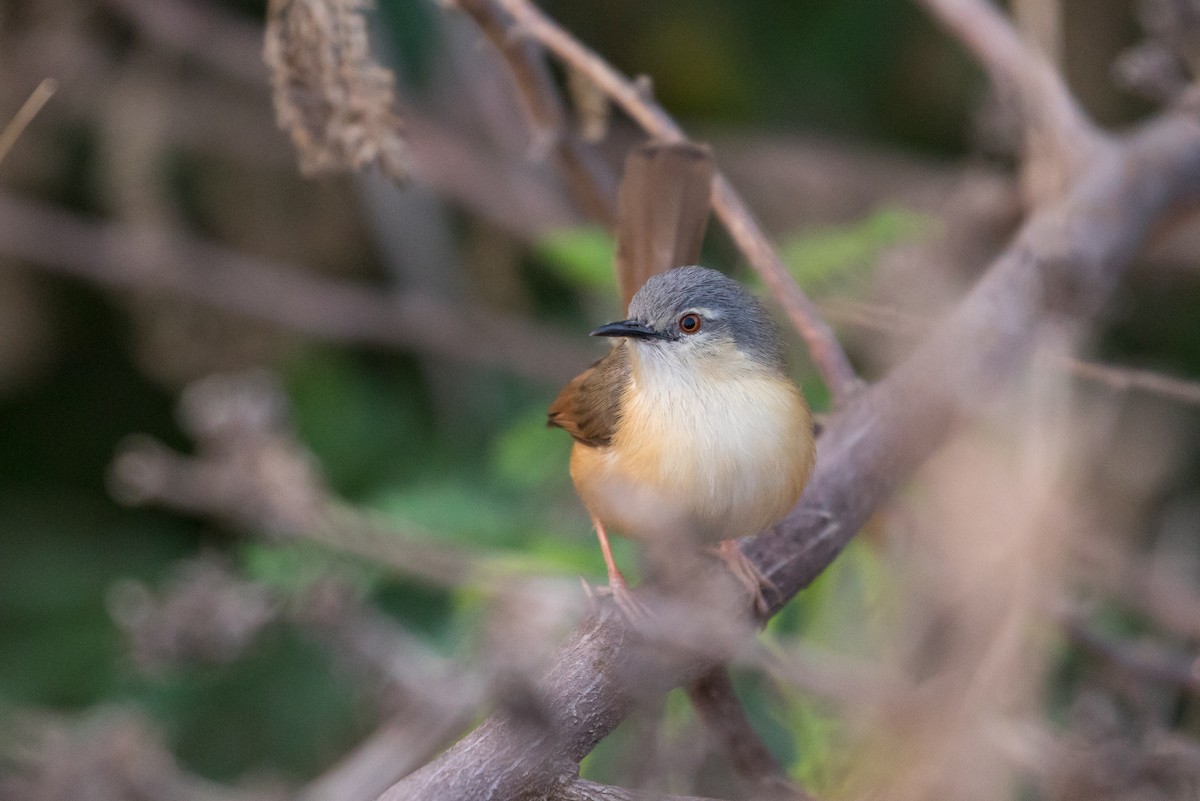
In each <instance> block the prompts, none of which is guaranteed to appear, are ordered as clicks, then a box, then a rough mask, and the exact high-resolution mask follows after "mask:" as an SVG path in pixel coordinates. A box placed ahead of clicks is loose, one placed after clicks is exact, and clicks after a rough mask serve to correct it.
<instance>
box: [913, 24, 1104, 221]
mask: <svg viewBox="0 0 1200 801" xmlns="http://www.w3.org/2000/svg"><path fill="white" fill-rule="evenodd" d="M919 2H920V3H921V5H923V6H925V8H926V9H927V10H928V11H929V13H930V14H932V15H933V16H934V18H935V19H937V20H938V21H939V22H941V23H942V25H943V26H945V27H946V28H947V30H949V31H950V33H951V34H952V35H953V36H954V37H955V38H957V39H958V40H959V41H960V42H961V43H962V44H963V45H964V46H965V47H966V48H967V49H968V50H969V51H970V52H971V54H972V55H973V56H974V57H975V59H976V60H977V61H978V62H979V63H980V65H982V66H983V68H984V69H985V70H986V71H987V73H988V75H989V77H990V78H991V80H992V83H993V84H995V85H996V86H998V87H1000V88H1002V89H1007V90H1009V91H1012V92H1013V93H1015V95H1016V98H1017V101H1018V103H1019V104H1020V106H1021V109H1022V110H1023V111H1024V113H1025V126H1026V142H1027V146H1028V150H1029V153H1028V154H1027V155H1028V156H1031V157H1032V158H1029V160H1028V161H1027V163H1026V165H1025V166H1026V171H1027V174H1028V173H1031V172H1033V171H1035V170H1038V169H1043V170H1049V171H1051V172H1053V173H1056V174H1055V175H1054V176H1053V180H1055V181H1056V184H1055V185H1053V186H1047V187H1045V188H1046V189H1049V190H1053V191H1051V192H1047V194H1050V195H1057V194H1059V193H1060V192H1062V191H1063V190H1065V189H1066V188H1067V184H1068V182H1069V180H1070V179H1071V178H1073V177H1074V176H1075V175H1077V174H1078V173H1079V171H1080V170H1081V169H1082V168H1083V166H1084V165H1085V164H1086V163H1087V161H1088V160H1089V159H1091V158H1092V157H1093V156H1094V155H1095V154H1096V153H1097V152H1098V151H1099V150H1100V148H1101V147H1102V145H1103V144H1104V139H1103V136H1102V134H1101V133H1100V132H1099V131H1098V130H1097V129H1096V127H1095V126H1094V125H1093V124H1092V123H1091V121H1090V120H1089V119H1088V118H1087V116H1086V115H1085V114H1084V113H1083V111H1082V110H1081V109H1080V108H1079V104H1078V103H1077V102H1076V100H1075V98H1074V97H1072V95H1071V93H1070V91H1069V90H1068V89H1067V86H1066V83H1065V82H1064V81H1063V78H1062V76H1061V75H1060V74H1059V72H1058V71H1057V70H1056V69H1055V68H1054V65H1053V64H1052V63H1051V62H1050V60H1049V59H1048V58H1047V57H1046V55H1045V54H1044V53H1043V52H1042V51H1041V50H1039V49H1038V48H1036V47H1030V46H1029V45H1028V44H1026V43H1025V42H1024V41H1023V40H1022V39H1021V35H1020V34H1019V33H1018V32H1017V30H1016V28H1014V27H1013V25H1012V24H1011V23H1010V22H1009V21H1008V20H1007V19H1006V18H1005V17H1004V16H1003V15H1002V14H1001V13H1000V12H999V11H998V10H997V9H996V8H995V6H993V5H992V4H991V3H990V2H988V1H987V0H919ZM1039 180H1046V177H1044V176H1043V177H1039ZM1040 196H1042V195H1040V194H1035V195H1034V197H1035V198H1036V197H1040Z"/></svg>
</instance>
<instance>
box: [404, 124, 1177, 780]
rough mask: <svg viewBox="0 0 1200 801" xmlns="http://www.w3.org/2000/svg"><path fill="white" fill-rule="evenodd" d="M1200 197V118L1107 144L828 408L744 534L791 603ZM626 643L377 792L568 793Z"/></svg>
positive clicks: (668, 672)
mask: <svg viewBox="0 0 1200 801" xmlns="http://www.w3.org/2000/svg"><path fill="white" fill-rule="evenodd" d="M1197 201H1200V123H1197V121H1195V120H1193V119H1190V118H1187V117H1184V116H1168V117H1165V118H1163V119H1161V120H1159V121H1158V122H1156V123H1155V124H1154V125H1152V126H1150V127H1148V128H1146V129H1145V130H1143V131H1141V132H1139V133H1137V134H1135V135H1133V136H1132V137H1130V138H1129V139H1127V140H1126V141H1124V142H1122V143H1120V144H1119V145H1118V146H1117V147H1114V148H1113V149H1112V150H1110V151H1107V153H1106V156H1105V157H1104V158H1101V159H1097V160H1095V161H1094V162H1093V163H1092V164H1091V165H1090V167H1089V169H1088V171H1087V172H1086V173H1085V174H1083V175H1082V176H1080V179H1079V180H1078V181H1077V183H1076V184H1075V185H1074V187H1073V188H1072V190H1071V191H1070V192H1069V193H1068V194H1067V195H1066V196H1064V197H1063V198H1062V199H1061V200H1059V201H1058V202H1056V203H1054V204H1052V205H1049V206H1046V207H1045V208H1043V209H1040V210H1039V211H1037V212H1036V213H1035V214H1034V215H1033V216H1032V217H1031V218H1030V219H1029V221H1028V222H1027V223H1026V224H1025V226H1024V227H1023V228H1022V230H1021V232H1020V233H1019V235H1018V236H1017V238H1016V240H1015V241H1014V242H1013V244H1012V245H1011V246H1010V247H1009V248H1008V249H1007V250H1006V251H1005V252H1004V253H1003V254H1002V255H1001V256H1000V257H999V258H998V259H997V260H996V262H995V263H994V264H993V265H992V267H991V268H990V269H989V271H988V273H987V275H986V276H985V277H984V278H983V279H982V280H981V281H980V282H979V284H978V285H977V286H976V287H975V288H974V289H973V290H972V292H971V293H970V294H969V295H968V296H967V298H966V299H965V300H964V301H963V303H962V304H961V305H960V306H959V308H958V309H957V310H956V312H955V313H954V314H953V315H951V316H950V317H949V318H948V319H947V320H946V321H945V322H944V323H943V324H942V325H940V326H939V327H938V329H937V330H936V331H935V332H934V334H933V335H932V336H931V338H930V339H929V340H928V341H927V342H926V343H925V344H924V345H923V346H922V347H921V348H920V349H919V350H918V351H917V352H916V353H914V355H913V356H912V357H911V358H910V359H908V360H907V361H906V362H905V363H904V364H902V365H901V366H900V367H898V368H897V369H896V370H894V371H893V372H892V373H891V374H890V375H889V376H888V377H887V378H886V379H884V380H883V381H881V382H880V383H879V384H877V385H875V386H874V387H872V388H871V389H869V390H867V391H865V392H863V393H861V394H859V395H858V396H856V397H855V398H853V399H851V401H850V402H849V404H848V405H847V406H846V408H845V409H843V410H842V411H841V412H839V413H838V414H837V415H835V416H834V417H833V418H832V420H831V422H830V424H829V426H828V428H827V429H826V433H825V434H824V435H823V436H822V438H821V440H820V444H819V453H818V458H817V469H816V472H815V474H814V476H813V479H812V481H811V482H810V483H809V486H808V489H807V490H806V491H805V494H804V497H803V498H802V499H801V501H800V503H799V504H798V505H797V507H796V508H795V509H794V510H793V512H792V513H791V514H790V515H789V516H788V517H787V518H786V519H785V520H784V521H783V522H782V523H780V524H779V525H778V526H777V527H775V528H774V529H772V530H770V531H768V532H764V533H763V534H760V535H758V536H757V537H754V538H752V539H751V540H749V541H748V542H747V543H746V544H745V551H746V553H747V555H748V556H749V557H750V558H751V560H752V561H753V562H754V563H755V565H756V566H758V567H759V569H760V570H761V571H762V572H763V574H764V575H766V576H767V577H768V578H770V579H771V580H772V581H773V582H774V583H775V585H776V586H777V587H779V588H780V590H781V591H782V595H783V596H784V598H785V599H786V598H790V597H791V596H793V595H794V594H795V593H797V592H799V591H800V590H801V589H802V588H803V587H805V586H807V585H808V584H809V583H810V582H811V581H812V580H813V579H814V578H815V577H816V576H817V575H819V574H820V573H821V571H822V570H824V569H825V567H826V566H827V565H828V564H829V563H830V562H831V561H832V560H833V558H834V557H835V556H836V555H837V554H838V553H839V552H840V551H841V549H842V548H843V547H844V546H845V545H846V543H847V542H848V541H849V540H850V538H851V537H852V536H853V535H854V533H855V532H856V531H857V530H858V529H859V527H860V526H862V524H863V523H864V522H865V521H866V520H867V518H868V517H869V516H870V515H871V514H872V513H873V512H874V511H875V510H876V509H877V508H878V507H879V505H880V504H881V503H882V502H883V501H884V500H885V499H886V497H887V496H888V494H889V493H890V492H891V491H892V490H893V489H894V488H895V487H896V486H897V485H898V484H899V483H900V482H902V481H903V480H904V479H905V478H906V477H907V476H909V475H910V474H911V472H912V471H913V470H914V469H915V467H916V466H917V465H919V464H920V463H921V462H922V460H924V459H925V458H927V457H928V456H929V455H930V454H932V453H933V452H934V451H935V450H936V449H937V448H938V447H939V446H940V445H941V443H943V442H944V441H945V440H946V438H947V437H948V436H949V435H950V433H951V432H952V431H953V430H954V428H955V426H954V425H953V424H954V422H955V421H962V420H964V419H966V418H969V417H971V416H973V415H974V414H978V412H979V410H980V409H981V408H984V407H986V406H987V404H988V403H989V402H990V401H991V399H992V398H994V397H995V396H996V395H997V394H998V393H999V392H1000V391H1001V390H1002V389H1003V387H1004V386H1005V385H1006V384H1008V383H1009V382H1011V381H1012V379H1014V378H1015V377H1016V376H1018V375H1019V373H1020V371H1021V370H1022V369H1023V368H1024V367H1025V365H1026V364H1027V362H1028V359H1029V356H1030V354H1031V352H1032V350H1033V347H1034V345H1035V343H1036V341H1037V339H1038V336H1039V332H1040V330H1041V328H1042V326H1043V325H1044V324H1046V323H1048V322H1050V321H1054V322H1055V323H1056V324H1061V322H1062V321H1063V320H1064V318H1067V317H1072V318H1076V319H1078V318H1083V317H1086V316H1088V315H1090V314H1094V313H1095V312H1096V311H1097V310H1098V309H1099V307H1100V306H1101V305H1102V304H1103V303H1104V302H1105V301H1106V300H1107V299H1108V297H1109V296H1110V295H1111V293H1112V291H1113V289H1114V287H1115V285H1116V283H1117V280H1118V278H1119V277H1120V275H1121V273H1122V271H1123V270H1124V269H1125V268H1126V267H1127V266H1128V264H1129V262H1130V260H1131V259H1132V257H1133V256H1134V254H1135V253H1136V252H1137V250H1138V249H1139V248H1140V247H1142V245H1143V244H1144V242H1145V240H1146V238H1147V237H1148V236H1149V234H1150V232H1151V230H1152V228H1153V227H1154V225H1155V224H1156V223H1157V222H1158V221H1160V220H1161V219H1162V218H1163V216H1164V215H1165V214H1166V213H1168V212H1169V211H1171V210H1173V209H1175V208H1177V207H1179V206H1180V205H1182V204H1185V203H1188V204H1190V203H1195V202H1197ZM783 603H784V599H781V600H780V601H779V602H778V604H777V606H776V608H780V607H782V604H783ZM632 644H633V641H632V640H631V638H630V635H629V633H628V632H627V631H626V629H625V628H624V627H623V626H620V625H615V622H614V621H613V620H612V619H611V618H609V617H601V618H599V619H592V620H589V621H588V622H587V623H585V624H584V625H583V626H582V627H581V628H580V629H579V630H578V631H577V632H576V633H575V635H574V636H573V637H572V638H571V639H570V641H569V642H568V643H567V644H566V645H565V646H564V647H563V649H562V650H561V651H560V652H559V654H558V655H557V657H556V659H555V660H554V664H553V666H552V667H551V669H550V671H549V672H548V674H547V676H546V677H545V678H544V679H543V681H542V682H541V683H540V685H539V689H540V691H541V697H542V699H543V700H544V702H545V703H544V712H545V714H546V716H547V718H548V723H549V726H548V727H546V728H536V729H531V728H530V727H528V726H527V727H526V728H525V729H524V730H522V728H521V725H520V722H519V721H514V720H513V719H512V717H511V716H509V715H505V714H498V715H496V716H494V717H493V718H491V719H489V720H488V721H486V722H485V723H484V724H483V725H482V726H480V727H479V728H478V729H477V730H476V731H475V732H473V733H472V734H470V735H468V736H467V737H466V738H464V739H463V740H462V741H460V742H459V743H458V744H457V745H455V746H454V747H453V748H451V749H450V750H449V751H447V752H446V753H445V754H443V755H442V756H441V757H440V758H439V759H437V760H435V761H434V762H433V763H431V764H429V765H427V766H425V767H424V768H422V769H421V770H419V771H417V772H416V773H414V774H413V775H411V776H409V777H408V778H407V779H405V780H404V781H402V782H400V783H398V784H397V785H395V786H394V787H392V788H391V789H390V790H389V791H388V792H387V793H385V794H384V796H383V799H385V801H400V799H405V801H420V800H421V799H444V798H479V797H490V798H493V799H506V798H518V797H525V796H527V795H530V794H537V793H542V794H545V795H546V796H555V795H557V796H558V797H561V792H560V790H561V787H563V786H564V785H565V784H566V783H569V782H570V781H572V780H573V778H574V775H575V771H576V770H577V765H578V760H579V759H580V758H581V757H582V756H583V755H584V754H586V753H587V751H589V750H590V748H591V747H592V746H594V744H595V743H596V742H599V740H601V739H602V738H604V737H605V736H607V734H608V733H609V732H610V731H611V730H612V729H613V728H614V727H615V726H616V724H617V723H618V722H619V721H620V720H621V719H622V718H623V717H624V716H625V715H626V714H627V713H628V711H629V710H630V708H631V707H632V704H633V696H632V693H633V692H634V690H633V689H632V688H631V686H630V685H629V683H628V682H627V681H626V680H624V679H623V677H622V666H623V665H627V664H628V660H629V659H630V658H631V655H632V653H633V649H631V647H630V646H631V645H632ZM701 664H702V663H698V662H697V661H696V660H695V659H694V658H692V657H690V656H677V657H675V658H673V659H666V661H664V662H663V663H661V664H660V665H657V666H656V668H657V669H655V670H640V671H639V672H638V679H639V681H640V683H639V685H638V686H637V692H638V693H639V694H646V695H650V694H655V693H661V692H663V691H665V690H666V689H667V688H669V687H673V686H678V685H679V684H683V683H686V682H689V681H693V680H695V679H696V678H697V677H698V676H699V674H700V673H701V672H702V667H701Z"/></svg>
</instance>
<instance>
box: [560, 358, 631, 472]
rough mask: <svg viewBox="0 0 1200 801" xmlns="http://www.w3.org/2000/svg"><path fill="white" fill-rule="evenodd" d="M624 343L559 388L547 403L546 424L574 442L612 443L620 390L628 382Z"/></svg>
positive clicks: (596, 445) (589, 443)
mask: <svg viewBox="0 0 1200 801" xmlns="http://www.w3.org/2000/svg"><path fill="white" fill-rule="evenodd" d="M625 348H626V346H625V344H624V343H620V344H618V345H616V346H615V347H614V348H613V349H612V350H611V351H609V353H608V355H607V356H605V357H604V358H603V359H600V360H599V361H597V362H596V363H595V364H593V365H592V366H591V367H589V368H588V369H586V370H584V371H583V372H582V373H580V374H579V375H577V376H575V378H573V379H572V380H571V383H569V384H567V385H566V386H565V387H563V389H562V392H560V393H558V397H557V398H555V399H554V403H552V404H550V411H549V413H548V418H547V420H546V424H547V425H550V426H557V427H558V428H561V429H564V430H565V431H566V432H567V433H568V434H570V435H571V436H572V437H574V438H575V441H576V442H582V443H583V444H584V445H591V446H592V447H594V448H598V447H601V446H603V445H608V444H609V443H610V442H612V438H613V432H614V431H616V428H617V418H618V417H619V416H620V414H621V393H622V391H623V390H624V389H625V385H626V384H627V383H628V382H629V354H628V353H627V351H626V350H625Z"/></svg>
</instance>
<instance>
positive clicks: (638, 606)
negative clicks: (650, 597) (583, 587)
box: [596, 573, 650, 624]
mask: <svg viewBox="0 0 1200 801" xmlns="http://www.w3.org/2000/svg"><path fill="white" fill-rule="evenodd" d="M596 594H597V595H608V596H611V597H612V599H613V603H615V604H616V605H617V609H619V610H621V614H622V615H624V616H625V620H626V621H627V622H629V623H632V624H637V623H641V622H644V621H645V620H647V619H648V618H649V617H650V608H649V607H648V606H646V605H645V604H644V603H642V602H641V601H639V600H638V599H637V596H635V595H634V594H633V590H631V589H630V588H629V583H628V582H626V581H625V577H624V576H622V575H621V574H620V573H616V574H609V577H608V585H607V586H603V587H597V588H596Z"/></svg>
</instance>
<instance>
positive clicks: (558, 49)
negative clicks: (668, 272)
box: [456, 0, 859, 401]
mask: <svg viewBox="0 0 1200 801" xmlns="http://www.w3.org/2000/svg"><path fill="white" fill-rule="evenodd" d="M456 1H457V2H458V4H460V5H461V0H456ZM474 6H475V8H476V11H475V12H473V15H481V14H482V15H483V17H482V18H483V19H485V20H486V22H487V25H489V26H500V27H501V28H502V29H503V30H504V36H505V37H506V40H507V39H519V38H528V37H532V38H533V39H535V40H536V41H537V42H538V44H539V45H541V46H542V47H545V48H546V50H548V51H550V52H551V53H553V54H554V55H555V56H557V57H558V58H559V59H561V60H562V61H563V62H564V63H566V64H567V65H568V66H569V67H570V68H571V69H573V70H576V71H577V72H578V73H580V74H582V75H584V76H586V77H587V78H588V80H590V81H591V82H592V84H593V85H594V86H595V87H596V88H597V89H598V90H600V91H602V92H604V93H605V94H607V95H608V96H609V97H610V98H612V99H613V101H614V102H615V103H616V104H617V105H618V106H620V107H621V108H622V109H624V110H625V111H626V113H628V114H629V115H630V117H632V118H633V119H634V120H635V121H636V122H637V123H638V124H639V125H641V126H642V128H643V129H644V130H645V131H646V132H647V133H649V134H650V135H651V136H653V137H655V138H658V139H663V140H666V141H680V140H683V139H685V138H686V136H685V134H684V132H683V129H682V128H680V127H679V125H678V124H677V123H676V122H675V121H674V120H673V119H672V118H671V117H670V116H669V115H668V114H667V113H666V111H665V110H663V108H662V107H661V106H659V105H658V104H657V103H656V102H654V100H653V99H652V98H651V97H649V96H648V94H647V92H646V91H645V87H644V85H642V84H641V83H639V82H635V81H631V80H629V79H628V78H626V77H625V76H623V75H621V74H620V73H618V72H617V71H616V70H615V69H614V68H613V67H612V66H611V65H610V64H609V63H608V62H606V61H605V60H604V59H602V58H601V57H600V56H599V55H597V54H596V53H595V52H593V51H592V50H590V49H588V48H587V47H585V46H584V45H583V44H582V43H581V42H579V41H578V40H577V39H575V38H574V37H573V36H572V35H571V34H570V33H568V32H567V31H566V30H564V29H563V28H562V27H561V26H559V25H558V23H556V22H554V21H553V20H552V19H550V18H549V17H547V16H546V15H545V14H543V13H542V12H541V11H539V10H538V9H537V8H536V7H535V6H533V4H531V3H529V2H527V0H479V2H476V3H474ZM712 203H713V210H714V211H715V212H716V214H717V217H718V218H719V219H720V220H721V223H722V224H723V225H724V226H725V228H726V230H727V231H729V234H730V236H732V237H733V240H734V242H735V243H736V244H737V246H738V248H739V249H740V250H741V251H742V253H743V255H745V257H746V260H747V261H749V262H750V264H751V266H752V267H753V268H754V269H755V271H756V272H757V273H758V274H759V275H760V276H761V277H762V279H763V281H764V282H765V283H766V285H767V286H768V287H769V288H770V290H771V292H772V293H773V294H774V295H775V297H776V298H777V299H778V300H779V302H780V304H781V305H782V306H783V308H784V311H785V312H786V313H787V315H788V318H789V320H791V322H792V325H793V326H795V328H796V330H797V331H799V332H800V335H801V336H802V337H803V338H804V342H805V344H806V345H807V346H808V349H809V352H810V354H811V355H812V359H813V363H814V364H815V365H816V367H817V370H818V371H819V372H820V373H821V377H822V378H823V379H824V381H825V383H826V384H827V385H828V386H829V389H830V391H831V392H832V394H833V396H834V397H835V398H836V399H837V400H839V401H841V400H844V399H845V398H847V397H848V396H849V395H851V394H852V393H853V392H854V390H856V389H857V388H858V386H859V382H858V378H857V376H856V375H855V373H854V368H853V367H852V366H851V364H850V360H849V359H848V358H847V357H846V354H845V352H844V351H843V350H842V346H841V345H840V344H839V343H838V341H837V337H836V336H834V333H833V329H831V328H830V327H829V325H828V324H827V323H826V322H825V321H824V320H822V319H821V314H820V312H819V311H818V310H817V307H816V305H815V304H814V303H813V302H812V300H811V299H809V297H808V296H807V295H805V294H804V291H803V290H801V289H800V287H799V286H797V285H796V282H795V281H794V280H793V279H792V277H791V275H790V274H789V273H788V272H787V268H786V267H784V265H783V262H782V260H781V259H780V258H779V254H778V253H777V252H776V251H775V248H774V247H773V246H772V245H771V243H770V240H769V239H768V238H767V235H766V234H765V233H764V232H763V230H762V228H761V227H760V226H759V224H758V222H757V220H755V219H754V215H753V214H752V213H751V212H750V209H749V208H748V207H747V206H746V204H745V202H744V201H743V200H742V198H741V196H740V195H738V193H737V191H736V190H735V189H734V188H733V186H732V185H731V184H730V183H729V181H728V180H727V179H726V178H725V176H724V175H722V174H721V173H717V175H716V176H715V177H714V179H713V199H712Z"/></svg>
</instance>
